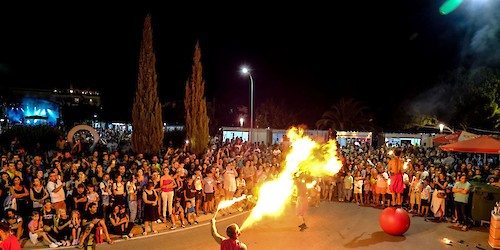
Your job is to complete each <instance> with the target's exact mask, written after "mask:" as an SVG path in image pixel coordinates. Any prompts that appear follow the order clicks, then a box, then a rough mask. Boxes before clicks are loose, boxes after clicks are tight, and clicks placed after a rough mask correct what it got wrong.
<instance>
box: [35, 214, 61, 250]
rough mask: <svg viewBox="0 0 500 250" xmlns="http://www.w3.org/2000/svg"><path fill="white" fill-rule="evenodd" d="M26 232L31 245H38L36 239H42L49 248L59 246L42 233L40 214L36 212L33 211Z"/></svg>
mask: <svg viewBox="0 0 500 250" xmlns="http://www.w3.org/2000/svg"><path fill="white" fill-rule="evenodd" d="M28 230H29V238H30V241H31V243H33V245H36V243H38V239H43V240H44V241H45V243H47V244H48V246H49V247H50V248H56V247H58V246H59V245H58V244H56V240H54V239H49V237H48V236H47V234H46V233H45V232H44V231H43V222H42V221H41V220H40V214H39V213H38V211H33V213H32V214H31V221H30V222H29V223H28Z"/></svg>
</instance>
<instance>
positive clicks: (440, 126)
mask: <svg viewBox="0 0 500 250" xmlns="http://www.w3.org/2000/svg"><path fill="white" fill-rule="evenodd" d="M443 129H446V130H448V131H450V132H451V133H452V134H454V133H455V131H453V129H451V128H450V127H448V126H446V125H444V124H442V123H440V124H439V133H443Z"/></svg>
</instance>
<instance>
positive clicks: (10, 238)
mask: <svg viewBox="0 0 500 250" xmlns="http://www.w3.org/2000/svg"><path fill="white" fill-rule="evenodd" d="M0 239H1V240H2V242H1V243H0V249H2V250H21V245H20V244H19V240H18V238H17V237H16V236H15V235H13V234H12V233H11V228H10V226H9V223H7V222H0Z"/></svg>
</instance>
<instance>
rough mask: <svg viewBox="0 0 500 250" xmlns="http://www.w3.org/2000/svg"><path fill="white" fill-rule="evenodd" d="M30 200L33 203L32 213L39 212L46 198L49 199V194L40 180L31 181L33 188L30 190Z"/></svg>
mask: <svg viewBox="0 0 500 250" xmlns="http://www.w3.org/2000/svg"><path fill="white" fill-rule="evenodd" d="M30 198H31V201H32V203H33V211H35V210H36V211H39V210H40V208H41V207H43V204H44V202H45V200H46V199H47V198H49V193H48V192H47V189H45V187H44V186H42V183H41V182H40V178H38V177H37V178H34V179H33V186H32V187H31V189H30Z"/></svg>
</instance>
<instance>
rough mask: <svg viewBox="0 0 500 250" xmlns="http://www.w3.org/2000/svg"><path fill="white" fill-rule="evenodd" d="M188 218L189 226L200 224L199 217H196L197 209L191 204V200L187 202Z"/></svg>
mask: <svg viewBox="0 0 500 250" xmlns="http://www.w3.org/2000/svg"><path fill="white" fill-rule="evenodd" d="M186 218H187V221H188V224H189V225H191V223H194V224H198V216H197V215H196V209H195V208H194V206H193V204H192V203H191V200H187V201H186Z"/></svg>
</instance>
